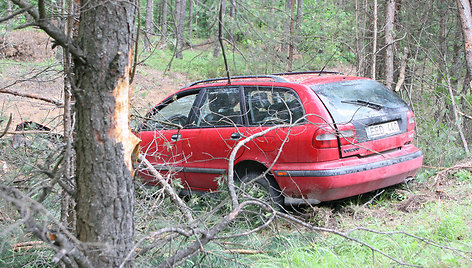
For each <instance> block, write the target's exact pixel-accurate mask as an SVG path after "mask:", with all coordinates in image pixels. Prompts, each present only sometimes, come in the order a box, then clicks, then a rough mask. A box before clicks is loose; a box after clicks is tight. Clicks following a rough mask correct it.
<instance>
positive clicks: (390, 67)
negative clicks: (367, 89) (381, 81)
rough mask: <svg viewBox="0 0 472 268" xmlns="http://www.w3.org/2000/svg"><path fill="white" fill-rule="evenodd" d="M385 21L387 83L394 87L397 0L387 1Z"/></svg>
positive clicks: (390, 87)
mask: <svg viewBox="0 0 472 268" xmlns="http://www.w3.org/2000/svg"><path fill="white" fill-rule="evenodd" d="M386 13H387V14H386V23H385V46H386V48H385V85H386V86H387V88H389V89H393V88H392V85H393V72H394V69H395V68H394V45H393V42H394V35H395V33H394V21H395V0H388V1H387V10H386Z"/></svg>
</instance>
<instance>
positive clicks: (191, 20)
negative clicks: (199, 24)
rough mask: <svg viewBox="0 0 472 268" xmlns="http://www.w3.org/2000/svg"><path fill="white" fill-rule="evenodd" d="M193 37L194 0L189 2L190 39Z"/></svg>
mask: <svg viewBox="0 0 472 268" xmlns="http://www.w3.org/2000/svg"><path fill="white" fill-rule="evenodd" d="M192 36H193V0H188V39H189V40H191V39H192Z"/></svg>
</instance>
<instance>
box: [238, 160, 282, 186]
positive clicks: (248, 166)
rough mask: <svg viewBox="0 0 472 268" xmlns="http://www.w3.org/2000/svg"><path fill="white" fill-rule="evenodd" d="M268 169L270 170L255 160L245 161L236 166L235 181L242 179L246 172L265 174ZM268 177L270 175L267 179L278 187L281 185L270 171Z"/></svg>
mask: <svg viewBox="0 0 472 268" xmlns="http://www.w3.org/2000/svg"><path fill="white" fill-rule="evenodd" d="M267 169H268V168H267V166H266V165H264V164H262V163H261V162H258V161H254V160H243V161H241V162H239V163H237V164H236V165H235V166H234V178H235V180H238V179H239V178H242V177H243V176H244V172H246V170H255V171H257V172H261V173H263V172H265V171H266V170H267ZM267 175H268V176H267V177H268V178H269V179H270V180H272V181H273V182H274V183H276V184H277V186H279V183H278V182H277V180H276V179H275V177H274V175H273V174H272V172H271V171H270V170H269V171H268V172H267Z"/></svg>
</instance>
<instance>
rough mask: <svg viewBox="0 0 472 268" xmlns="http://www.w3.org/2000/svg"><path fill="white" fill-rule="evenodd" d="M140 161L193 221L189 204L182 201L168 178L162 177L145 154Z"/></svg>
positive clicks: (140, 156)
mask: <svg viewBox="0 0 472 268" xmlns="http://www.w3.org/2000/svg"><path fill="white" fill-rule="evenodd" d="M138 161H139V162H141V163H142V164H144V167H145V169H146V170H147V171H149V172H150V173H151V175H153V176H154V177H155V178H156V179H157V180H158V181H159V184H160V185H162V187H163V188H164V191H165V192H166V194H167V195H169V197H170V199H171V200H172V202H174V204H176V206H177V207H178V208H179V210H180V211H181V212H182V214H184V216H185V217H186V218H187V221H189V222H193V221H194V220H193V216H192V210H191V209H190V208H189V207H188V206H187V204H185V202H184V201H182V199H181V198H180V197H179V195H178V194H177V193H176V192H175V190H174V188H172V186H170V184H169V183H168V182H167V180H165V179H164V177H162V175H161V174H160V173H159V172H158V171H157V170H156V169H155V168H154V167H153V166H152V164H151V163H150V162H149V161H148V160H147V159H146V158H145V157H144V156H143V155H141V154H140V155H139V156H138Z"/></svg>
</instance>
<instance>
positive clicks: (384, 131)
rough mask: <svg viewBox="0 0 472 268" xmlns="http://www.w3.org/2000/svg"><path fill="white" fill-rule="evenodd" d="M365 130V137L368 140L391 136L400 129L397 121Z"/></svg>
mask: <svg viewBox="0 0 472 268" xmlns="http://www.w3.org/2000/svg"><path fill="white" fill-rule="evenodd" d="M366 130H367V136H368V137H369V138H375V137H379V136H385V135H391V134H395V133H398V132H400V128H399V127H398V122H397V121H392V122H387V123H383V124H378V125H374V126H370V127H368V128H367V129H366Z"/></svg>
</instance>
